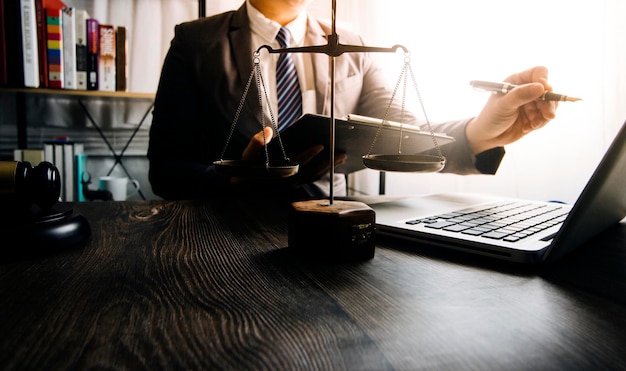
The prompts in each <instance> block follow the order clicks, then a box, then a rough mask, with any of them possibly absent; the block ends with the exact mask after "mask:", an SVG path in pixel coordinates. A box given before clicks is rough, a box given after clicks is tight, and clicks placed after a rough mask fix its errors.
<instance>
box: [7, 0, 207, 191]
mask: <svg viewBox="0 0 626 371" xmlns="http://www.w3.org/2000/svg"><path fill="white" fill-rule="evenodd" d="M86 1H88V0H85V1H83V0H75V1H74V0H68V1H65V0H64V2H65V3H66V4H68V5H70V3H71V5H75V6H78V7H81V6H84V4H85V3H86ZM185 1H189V0H185ZM191 1H192V2H193V3H195V2H196V1H195V0H191ZM18 2H19V0H18ZM114 3H115V2H112V3H111V6H116V5H112V4H114ZM124 4H125V3H124ZM118 5H119V4H118ZM192 7H194V5H192ZM197 10H198V12H197V16H198V17H199V18H202V17H205V16H206V0H197ZM187 19H188V18H187ZM114 23H115V22H114ZM33 102H39V104H33ZM42 102H45V103H42ZM57 102H60V104H57ZM153 104H154V94H153V93H138V92H129V91H103V90H73V89H53V88H28V87H15V86H13V85H10V84H8V85H5V86H0V107H1V108H2V109H1V110H0V111H2V112H0V132H1V133H2V134H1V135H0V136H2V138H1V139H0V158H1V159H3V160H8V159H12V157H11V156H12V150H13V149H33V148H39V147H40V145H41V143H42V142H43V141H45V140H50V139H51V137H53V136H54V135H65V134H66V133H67V135H68V136H69V137H70V138H71V139H72V140H77V141H83V140H84V141H85V151H86V153H87V154H88V155H89V156H92V155H93V157H94V158H95V162H97V163H98V165H97V167H98V168H97V170H94V174H93V175H94V178H95V180H96V184H95V186H97V176H99V175H111V173H112V172H113V171H114V170H116V172H117V173H120V172H121V173H123V174H118V175H126V176H128V177H129V178H133V179H140V181H141V183H142V187H141V188H142V189H141V190H140V192H139V194H140V196H141V198H143V199H146V198H153V197H154V195H153V194H152V192H151V189H150V187H149V182H148V180H147V168H148V164H147V158H146V157H145V151H146V148H147V143H148V130H147V128H148V127H149V122H150V119H151V117H150V113H151V111H152V108H153ZM33 106H36V107H35V108H40V107H42V106H45V108H44V109H43V110H44V111H46V114H42V113H41V112H40V111H39V112H38V111H37V109H35V110H33ZM51 106H54V110H53V111H54V113H59V115H58V117H55V116H53V115H50V114H49V113H50V111H52V110H50V109H49V107H51ZM109 107H111V112H109V116H107V115H106V114H104V115H103V114H102V112H99V111H106V110H107V109H108V108H109ZM46 109H47V110H46ZM61 110H65V111H71V112H63V113H61ZM66 117H71V118H73V119H75V120H73V121H72V120H69V119H66V121H63V122H61V121H62V120H63V119H65V118H66ZM48 122H55V123H52V124H49V123H48ZM142 129H143V130H142ZM42 138H43V139H42ZM128 158H130V160H129V159H128ZM90 159H91V157H90ZM125 161H130V163H131V165H130V168H127V167H126V166H125ZM132 173H134V174H132ZM133 175H137V176H133ZM146 196H147V197H146Z"/></svg>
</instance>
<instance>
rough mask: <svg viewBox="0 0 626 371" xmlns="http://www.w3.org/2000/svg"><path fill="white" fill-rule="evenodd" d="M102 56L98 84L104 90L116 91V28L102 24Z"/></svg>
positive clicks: (100, 27)
mask: <svg viewBox="0 0 626 371" xmlns="http://www.w3.org/2000/svg"><path fill="white" fill-rule="evenodd" d="M98 29H99V31H100V58H99V60H98V80H99V81H98V86H99V90H102V91H115V28H114V27H113V26H112V25H109V24H101V25H99V27H98Z"/></svg>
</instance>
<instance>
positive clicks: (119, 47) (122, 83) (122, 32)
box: [115, 26, 128, 91]
mask: <svg viewBox="0 0 626 371" xmlns="http://www.w3.org/2000/svg"><path fill="white" fill-rule="evenodd" d="M127 48H128V42H127V40H126V27H124V26H118V27H117V31H116V34H115V90H117V91H126V80H127V79H128V61H127V56H126V55H127Z"/></svg>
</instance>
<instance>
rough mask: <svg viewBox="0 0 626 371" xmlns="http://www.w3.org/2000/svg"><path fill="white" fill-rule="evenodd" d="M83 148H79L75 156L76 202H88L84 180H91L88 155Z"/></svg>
mask: <svg viewBox="0 0 626 371" xmlns="http://www.w3.org/2000/svg"><path fill="white" fill-rule="evenodd" d="M82 150H83V148H82V147H79V148H78V149H77V151H76V153H75V155H74V170H75V172H74V179H75V180H76V184H75V186H76V187H75V188H76V195H75V196H76V197H75V200H76V201H79V202H82V201H86V200H87V199H86V197H85V195H84V193H83V190H84V188H85V187H84V186H83V182H82V181H83V179H85V180H87V179H89V175H88V174H89V173H88V172H87V155H86V154H85V153H83V152H82Z"/></svg>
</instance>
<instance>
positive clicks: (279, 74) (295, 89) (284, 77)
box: [276, 27, 302, 131]
mask: <svg viewBox="0 0 626 371" xmlns="http://www.w3.org/2000/svg"><path fill="white" fill-rule="evenodd" d="M276 40H278V43H279V44H280V47H281V48H288V47H289V30H288V29H286V28H285V27H281V29H280V31H278V35H276ZM276 93H277V95H278V130H279V131H282V130H284V129H285V128H287V127H288V126H289V125H291V124H292V123H293V122H294V121H295V120H296V119H297V118H299V117H300V115H302V95H301V93H300V84H299V83H298V74H297V72H296V67H295V65H294V64H293V60H292V59H291V55H290V54H289V53H280V54H279V57H278V62H277V64H276Z"/></svg>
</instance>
